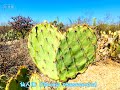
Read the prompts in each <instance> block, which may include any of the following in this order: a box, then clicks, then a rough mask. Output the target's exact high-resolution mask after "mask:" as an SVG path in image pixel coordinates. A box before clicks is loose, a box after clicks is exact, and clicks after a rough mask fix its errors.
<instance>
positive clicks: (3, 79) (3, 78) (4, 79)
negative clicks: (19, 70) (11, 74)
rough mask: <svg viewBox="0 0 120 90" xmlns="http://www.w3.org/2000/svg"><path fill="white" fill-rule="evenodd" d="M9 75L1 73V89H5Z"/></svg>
mask: <svg viewBox="0 0 120 90" xmlns="http://www.w3.org/2000/svg"><path fill="white" fill-rule="evenodd" d="M7 79H8V78H7V77H6V76H5V75H0V90H4V89H5V87H6V82H7Z"/></svg>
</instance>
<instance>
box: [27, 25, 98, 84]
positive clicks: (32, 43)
mask: <svg viewBox="0 0 120 90" xmlns="http://www.w3.org/2000/svg"><path fill="white" fill-rule="evenodd" d="M96 42H97V38H96V35H95V33H94V31H93V30H92V29H91V28H89V27H88V26H80V25H74V26H72V27H71V28H69V29H67V32H65V33H63V34H62V33H61V32H59V30H58V28H57V27H54V26H53V25H51V24H49V23H41V24H38V25H36V26H34V27H33V28H32V30H31V32H30V33H29V37H28V49H29V52H30V55H31V57H32V60H33V62H34V63H35V64H36V66H37V67H38V68H39V69H40V71H41V72H42V73H43V74H44V75H47V76H48V77H50V78H52V79H54V80H56V81H60V82H66V81H67V80H68V78H75V77H76V75H77V74H78V73H83V72H84V71H85V70H86V69H87V67H88V65H89V64H90V63H92V62H93V61H94V59H95V52H96Z"/></svg>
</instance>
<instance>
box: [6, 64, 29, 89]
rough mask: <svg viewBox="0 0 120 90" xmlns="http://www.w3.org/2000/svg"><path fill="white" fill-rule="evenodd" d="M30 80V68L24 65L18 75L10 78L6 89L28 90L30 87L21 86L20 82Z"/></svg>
mask: <svg viewBox="0 0 120 90" xmlns="http://www.w3.org/2000/svg"><path fill="white" fill-rule="evenodd" d="M28 81H29V77H28V70H27V69H26V67H24V66H22V67H20V69H19V71H18V73H17V75H16V76H13V77H11V78H10V79H9V81H8V82H7V85H6V88H5V90H28V88H26V87H21V86H20V82H24V83H26V82H28Z"/></svg>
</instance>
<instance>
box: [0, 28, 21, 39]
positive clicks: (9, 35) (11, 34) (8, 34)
mask: <svg viewBox="0 0 120 90" xmlns="http://www.w3.org/2000/svg"><path fill="white" fill-rule="evenodd" d="M21 37H22V35H21V33H19V32H17V31H14V30H12V29H11V30H9V31H8V32H6V33H3V34H1V35H0V41H12V40H16V39H20V38H21Z"/></svg>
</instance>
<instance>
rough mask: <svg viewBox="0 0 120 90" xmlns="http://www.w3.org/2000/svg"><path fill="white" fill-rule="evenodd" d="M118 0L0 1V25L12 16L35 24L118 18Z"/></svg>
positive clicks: (119, 0)
mask: <svg viewBox="0 0 120 90" xmlns="http://www.w3.org/2000/svg"><path fill="white" fill-rule="evenodd" d="M119 10H120V0H0V23H5V22H8V21H9V20H11V17H12V16H18V15H22V16H25V17H28V16H29V17H31V18H32V19H33V20H34V21H35V22H42V21H44V20H48V21H53V20H56V18H57V17H58V18H59V21H61V22H63V23H65V24H66V23H70V21H69V19H70V20H72V21H74V20H77V19H78V17H81V18H86V17H90V18H91V19H92V18H94V17H95V18H97V19H98V20H99V19H103V18H104V17H105V16H106V15H109V16H110V17H111V18H113V19H115V18H116V17H118V16H120V11H119Z"/></svg>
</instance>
